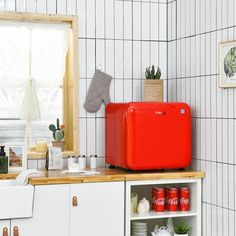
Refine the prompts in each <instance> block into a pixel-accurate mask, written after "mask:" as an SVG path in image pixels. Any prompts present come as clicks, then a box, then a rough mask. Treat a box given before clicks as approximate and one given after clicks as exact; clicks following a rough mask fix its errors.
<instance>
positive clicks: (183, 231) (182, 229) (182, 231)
mask: <svg viewBox="0 0 236 236" xmlns="http://www.w3.org/2000/svg"><path fill="white" fill-rule="evenodd" d="M174 230H175V234H174V236H188V232H189V231H190V230H191V227H189V226H188V225H187V224H185V223H184V222H181V223H179V224H178V225H175V227H174Z"/></svg>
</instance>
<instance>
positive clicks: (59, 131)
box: [48, 118, 65, 151]
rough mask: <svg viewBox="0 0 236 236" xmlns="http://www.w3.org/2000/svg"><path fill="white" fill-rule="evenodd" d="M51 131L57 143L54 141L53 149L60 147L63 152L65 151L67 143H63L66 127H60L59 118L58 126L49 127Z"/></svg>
mask: <svg viewBox="0 0 236 236" xmlns="http://www.w3.org/2000/svg"><path fill="white" fill-rule="evenodd" d="M48 128H49V130H51V131H52V133H53V138H54V140H55V141H52V146H53V147H60V148H61V150H62V151H64V149H65V141H63V138H64V128H65V126H64V125H63V124H61V125H60V120H59V119H58V118H57V124H56V126H55V125H54V124H50V125H49V127H48Z"/></svg>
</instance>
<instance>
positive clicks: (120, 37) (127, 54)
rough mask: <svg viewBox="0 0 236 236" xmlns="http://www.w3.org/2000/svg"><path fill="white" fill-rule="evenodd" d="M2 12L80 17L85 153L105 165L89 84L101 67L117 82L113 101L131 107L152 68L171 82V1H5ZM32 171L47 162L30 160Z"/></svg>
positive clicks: (99, 116)
mask: <svg viewBox="0 0 236 236" xmlns="http://www.w3.org/2000/svg"><path fill="white" fill-rule="evenodd" d="M169 2H170V3H169V4H170V5H172V3H173V5H176V3H175V1H169ZM170 5H169V6H170ZM0 10H1V11H13V12H32V13H34V12H37V13H49V14H68V15H78V18H79V35H78V40H79V78H78V79H79V97H78V99H79V117H78V119H79V120H80V152H81V154H85V155H87V156H89V155H90V154H98V156H99V157H100V158H101V159H100V161H99V163H101V164H102V165H104V155H105V152H104V150H105V140H104V117H105V115H104V106H103V105H102V108H101V110H100V111H99V112H97V113H96V114H90V113H87V112H86V111H85V110H84V108H83V103H84V100H85V97H86V92H87V90H88V88H89V84H90V83H91V80H92V77H93V74H94V71H95V69H96V67H97V65H98V64H100V65H101V66H102V68H103V70H104V71H105V72H106V73H108V74H110V75H111V76H112V77H113V81H112V83H111V88H110V94H111V100H112V101H115V102H118V101H119V102H128V101H141V100H142V97H143V79H144V69H145V68H146V67H147V66H149V65H150V64H151V63H153V64H155V65H159V66H160V67H161V69H162V74H163V78H164V79H166V78H167V31H168V27H167V0H0ZM172 10H173V14H175V12H174V8H172ZM172 21H173V20H172ZM171 32H175V27H173V31H171ZM173 48H174V46H173ZM165 83H166V82H165ZM166 86H167V83H166ZM28 167H29V168H40V167H44V162H43V161H41V160H35V161H34V160H29V161H28Z"/></svg>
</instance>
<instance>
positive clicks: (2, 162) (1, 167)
mask: <svg viewBox="0 0 236 236" xmlns="http://www.w3.org/2000/svg"><path fill="white" fill-rule="evenodd" d="M0 147H1V151H0V174H7V173H8V157H7V156H6V152H5V150H4V148H5V146H0Z"/></svg>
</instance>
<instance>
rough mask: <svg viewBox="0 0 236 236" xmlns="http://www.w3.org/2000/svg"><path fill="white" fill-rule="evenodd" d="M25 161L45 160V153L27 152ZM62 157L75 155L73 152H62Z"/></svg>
mask: <svg viewBox="0 0 236 236" xmlns="http://www.w3.org/2000/svg"><path fill="white" fill-rule="evenodd" d="M27 154H28V155H27V157H28V158H27V159H28V160H35V159H45V158H46V153H45V152H32V151H29V152H28V153H27ZM62 155H63V157H64V158H65V157H67V156H73V155H75V151H64V152H62Z"/></svg>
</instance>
